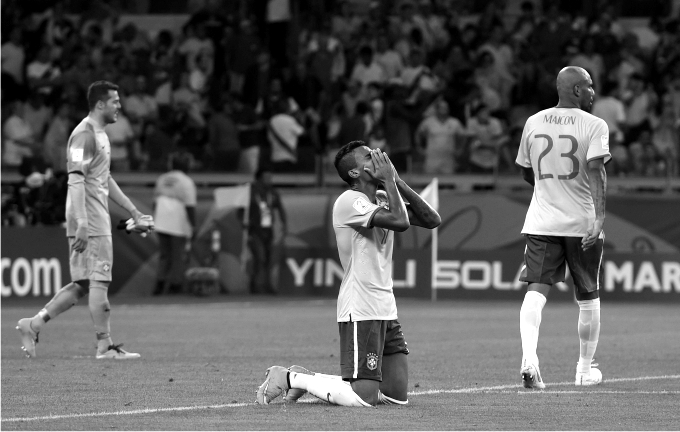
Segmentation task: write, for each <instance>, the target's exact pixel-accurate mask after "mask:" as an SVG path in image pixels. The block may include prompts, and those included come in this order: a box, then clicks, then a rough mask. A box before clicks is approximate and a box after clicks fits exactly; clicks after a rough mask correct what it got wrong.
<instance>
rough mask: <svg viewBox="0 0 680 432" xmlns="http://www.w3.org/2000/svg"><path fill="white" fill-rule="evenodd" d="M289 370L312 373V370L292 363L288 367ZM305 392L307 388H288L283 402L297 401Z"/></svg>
mask: <svg viewBox="0 0 680 432" xmlns="http://www.w3.org/2000/svg"><path fill="white" fill-rule="evenodd" d="M288 370H289V371H291V372H297V373H301V374H305V375H314V372H312V371H310V370H307V369H305V368H303V367H302V366H298V365H293V366H291V367H289V368H288ZM305 393H307V390H302V389H297V388H292V389H290V390H288V393H286V397H285V398H284V399H283V400H284V401H285V402H290V403H295V402H297V400H298V399H300V398H301V397H302V396H304V395H305Z"/></svg>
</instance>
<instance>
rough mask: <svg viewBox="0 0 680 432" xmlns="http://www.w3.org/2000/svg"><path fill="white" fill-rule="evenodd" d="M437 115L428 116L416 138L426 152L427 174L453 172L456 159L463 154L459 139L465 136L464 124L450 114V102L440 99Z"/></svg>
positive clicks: (437, 103)
mask: <svg viewBox="0 0 680 432" xmlns="http://www.w3.org/2000/svg"><path fill="white" fill-rule="evenodd" d="M435 106H436V110H435V115H433V116H430V117H427V118H426V119H425V120H423V122H422V123H421V124H420V126H418V130H417V131H416V140H417V142H418V147H419V148H421V149H424V152H425V167H424V170H425V173H426V174H453V173H454V172H456V171H457V169H456V166H457V163H456V159H457V157H459V156H460V154H461V144H460V142H459V140H460V139H461V138H464V137H463V136H462V135H464V132H465V128H464V127H463V124H462V123H461V122H460V121H459V120H458V119H455V118H453V117H451V116H450V115H449V104H448V103H447V102H446V101H445V100H443V99H439V100H438V101H437V102H436V103H435Z"/></svg>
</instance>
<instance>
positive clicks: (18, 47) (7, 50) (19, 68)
mask: <svg viewBox="0 0 680 432" xmlns="http://www.w3.org/2000/svg"><path fill="white" fill-rule="evenodd" d="M25 61H26V52H25V51H24V46H23V35H22V31H21V28H20V27H15V28H13V29H12V30H11V31H10V33H9V41H7V42H5V43H4V44H2V81H3V87H5V85H7V87H11V85H12V84H11V83H14V84H15V85H22V84H23V83H24V62H25Z"/></svg>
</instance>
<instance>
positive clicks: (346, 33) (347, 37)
mask: <svg viewBox="0 0 680 432" xmlns="http://www.w3.org/2000/svg"><path fill="white" fill-rule="evenodd" d="M353 7H354V5H353V3H351V2H349V1H348V0H339V1H338V2H337V8H338V13H337V14H335V15H333V17H332V18H331V29H332V32H333V34H334V35H335V36H337V38H338V39H339V40H340V42H341V43H342V44H343V45H344V46H345V47H350V46H351V44H352V39H353V38H354V35H355V34H356V33H357V32H358V31H359V27H360V26H361V19H360V18H359V17H358V16H356V14H355V13H354V10H353Z"/></svg>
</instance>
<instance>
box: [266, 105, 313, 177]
mask: <svg viewBox="0 0 680 432" xmlns="http://www.w3.org/2000/svg"><path fill="white" fill-rule="evenodd" d="M304 132H305V130H304V128H303V127H302V126H301V125H300V124H299V123H298V122H297V120H295V117H293V116H292V115H291V111H290V105H289V104H288V102H287V101H286V100H280V101H279V103H278V104H277V106H276V107H275V111H274V115H273V116H272V117H271V118H270V119H269V122H268V123H267V140H268V141H269V145H270V146H271V163H272V166H273V169H274V171H277V172H281V171H293V170H294V167H295V165H296V164H297V162H298V138H299V137H300V135H302V134H303V133H304Z"/></svg>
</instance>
